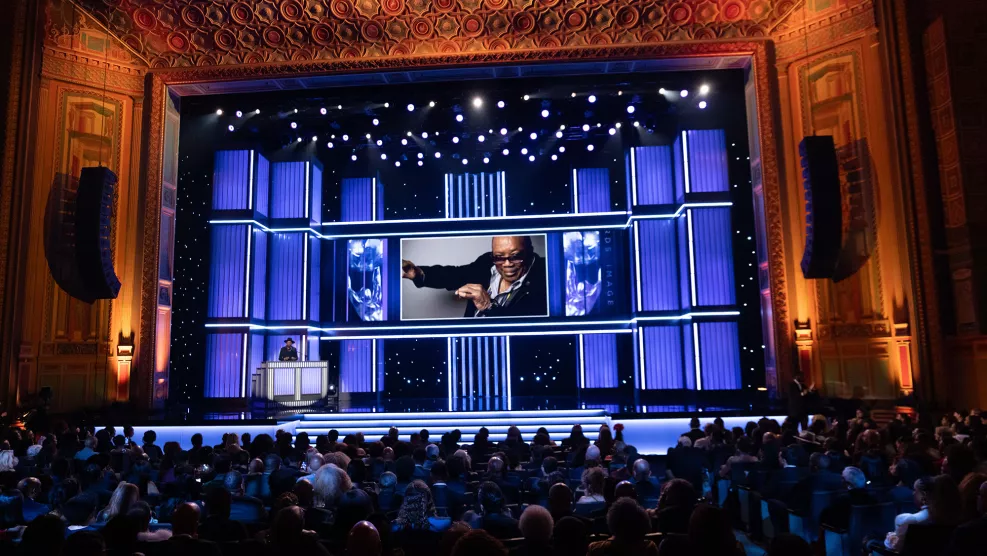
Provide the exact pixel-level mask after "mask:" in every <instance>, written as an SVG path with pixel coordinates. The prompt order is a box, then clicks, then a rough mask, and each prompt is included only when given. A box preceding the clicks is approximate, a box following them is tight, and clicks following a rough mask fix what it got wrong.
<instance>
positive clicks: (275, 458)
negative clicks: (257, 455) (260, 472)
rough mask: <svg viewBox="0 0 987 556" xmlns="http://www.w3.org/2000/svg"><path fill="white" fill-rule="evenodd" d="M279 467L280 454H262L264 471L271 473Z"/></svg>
mask: <svg viewBox="0 0 987 556" xmlns="http://www.w3.org/2000/svg"><path fill="white" fill-rule="evenodd" d="M278 469H281V456H279V455H277V454H275V453H269V454H267V455H266V456H264V471H265V472H267V473H273V472H275V471H277V470H278Z"/></svg>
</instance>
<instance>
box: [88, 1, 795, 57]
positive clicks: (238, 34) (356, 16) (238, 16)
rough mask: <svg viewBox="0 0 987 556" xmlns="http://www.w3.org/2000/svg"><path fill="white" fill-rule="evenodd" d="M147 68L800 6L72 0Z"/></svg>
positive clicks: (421, 50) (683, 34) (564, 39)
mask: <svg viewBox="0 0 987 556" xmlns="http://www.w3.org/2000/svg"><path fill="white" fill-rule="evenodd" d="M76 3H77V4H78V5H79V6H81V7H82V8H83V9H85V10H86V11H87V12H89V13H90V14H92V15H93V16H94V17H96V19H98V20H99V21H101V22H102V23H103V24H104V25H106V26H107V28H108V29H109V30H110V31H111V32H112V33H113V34H115V35H116V36H117V37H119V38H120V39H121V40H123V42H124V43H125V44H126V45H127V46H129V47H130V48H131V49H133V51H134V53H135V54H136V55H137V56H139V57H141V58H142V59H144V60H145V61H146V62H147V63H148V65H150V66H151V67H178V66H214V65H235V64H254V63H263V62H282V61H289V60H290V61H304V60H329V59H336V58H373V57H384V56H407V55H412V54H414V55H423V54H436V53H438V54H449V53H455V52H487V51H496V50H509V49H513V50H519V49H538V48H558V47H569V46H585V45H602V44H619V43H625V44H633V43H655V42H665V41H695V40H715V39H738V38H755V37H766V36H768V35H770V34H771V33H772V31H773V30H774V29H776V28H777V27H778V25H779V24H780V23H781V22H783V21H784V20H785V18H786V17H787V16H788V15H789V14H791V13H792V12H793V11H794V10H796V9H797V8H798V7H800V6H801V4H802V2H801V1H799V0H680V1H669V0H206V1H194V0H76Z"/></svg>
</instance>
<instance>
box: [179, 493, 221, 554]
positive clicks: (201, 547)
mask: <svg viewBox="0 0 987 556" xmlns="http://www.w3.org/2000/svg"><path fill="white" fill-rule="evenodd" d="M199 514H200V510H199V506H197V505H195V504H192V503H185V504H182V505H181V506H179V507H178V508H177V509H176V510H175V513H174V514H173V515H172V518H171V538H170V539H168V543H167V548H168V551H167V554H168V555H169V556H221V555H222V552H220V550H219V545H217V544H216V543H214V542H211V541H207V540H202V539H200V538H199Z"/></svg>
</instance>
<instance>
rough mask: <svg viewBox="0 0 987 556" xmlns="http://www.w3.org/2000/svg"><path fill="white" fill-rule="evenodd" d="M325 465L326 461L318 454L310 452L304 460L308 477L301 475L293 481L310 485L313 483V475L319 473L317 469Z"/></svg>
mask: <svg viewBox="0 0 987 556" xmlns="http://www.w3.org/2000/svg"><path fill="white" fill-rule="evenodd" d="M325 464H326V459H325V458H324V457H323V456H322V454H320V453H319V452H314V451H313V452H310V453H309V454H308V457H306V458H305V465H307V466H308V475H302V476H301V477H298V480H297V481H295V482H296V483H297V482H301V481H308V482H310V483H315V474H316V473H318V472H319V469H320V468H322V466H323V465H325Z"/></svg>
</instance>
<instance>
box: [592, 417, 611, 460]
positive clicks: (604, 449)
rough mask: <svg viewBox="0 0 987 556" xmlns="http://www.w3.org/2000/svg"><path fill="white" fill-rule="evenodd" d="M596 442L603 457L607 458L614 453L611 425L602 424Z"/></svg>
mask: <svg viewBox="0 0 987 556" xmlns="http://www.w3.org/2000/svg"><path fill="white" fill-rule="evenodd" d="M594 444H596V447H597V448H599V449H600V458H601V459H606V457H607V456H609V455H611V454H612V453H613V434H611V433H610V427H608V426H606V425H600V436H598V437H597V439H596V442H594Z"/></svg>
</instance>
